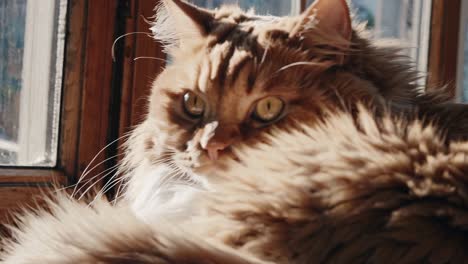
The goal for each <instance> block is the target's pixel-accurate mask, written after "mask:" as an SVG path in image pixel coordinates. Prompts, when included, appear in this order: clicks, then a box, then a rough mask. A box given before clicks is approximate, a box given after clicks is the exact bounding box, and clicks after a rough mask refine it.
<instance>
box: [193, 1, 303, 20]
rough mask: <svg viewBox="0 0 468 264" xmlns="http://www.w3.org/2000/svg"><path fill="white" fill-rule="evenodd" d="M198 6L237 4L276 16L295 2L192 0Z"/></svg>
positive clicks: (210, 6) (282, 13)
mask: <svg viewBox="0 0 468 264" xmlns="http://www.w3.org/2000/svg"><path fill="white" fill-rule="evenodd" d="M191 2H193V3H194V4H196V5H198V6H203V7H207V8H215V7H219V6H220V5H222V4H239V6H240V7H241V8H242V9H244V10H248V9H250V8H254V9H255V11H256V13H258V14H268V15H276V16H284V15H289V14H290V13H291V11H292V10H293V8H292V5H293V4H294V3H295V2H296V1H295V0H293V1H287V0H193V1H191Z"/></svg>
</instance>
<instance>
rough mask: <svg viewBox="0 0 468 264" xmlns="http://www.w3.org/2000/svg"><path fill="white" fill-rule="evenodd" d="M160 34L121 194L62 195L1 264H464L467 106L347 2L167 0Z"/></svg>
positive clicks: (20, 234)
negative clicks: (449, 99)
mask: <svg viewBox="0 0 468 264" xmlns="http://www.w3.org/2000/svg"><path fill="white" fill-rule="evenodd" d="M152 29H153V32H154V35H155V38H156V39H157V40H159V41H161V42H163V43H164V44H165V47H166V50H167V52H168V53H169V54H170V55H171V57H172V58H173V59H172V63H171V64H170V65H168V66H167V68H166V69H165V70H164V71H163V72H162V73H161V74H160V75H159V76H158V78H157V79H156V80H155V82H154V84H153V90H152V95H151V96H150V99H149V106H148V114H147V116H146V119H145V121H144V122H143V123H142V124H141V125H139V126H138V127H137V128H136V129H135V130H134V132H133V133H132V136H131V137H130V139H129V140H128V142H127V145H126V146H127V150H126V157H125V159H124V161H123V163H122V165H121V170H120V172H121V173H122V175H124V177H125V179H124V180H125V182H124V185H125V188H124V189H123V198H122V199H120V200H119V201H118V203H117V205H116V206H111V205H109V204H107V203H106V202H98V203H97V204H94V205H93V206H86V205H83V204H79V203H77V202H74V201H72V200H69V199H68V198H64V197H58V198H57V201H54V202H50V206H51V208H52V210H51V212H50V213H49V212H39V213H38V214H39V215H38V216H37V215H31V214H30V215H27V216H25V217H23V218H21V220H20V222H19V229H13V238H12V239H10V240H6V241H5V243H6V247H5V249H6V252H5V253H4V254H3V256H2V257H1V258H2V259H4V263H15V264H16V263H463V262H465V260H466V259H467V258H466V257H467V256H466V253H465V251H464V248H465V247H466V246H468V243H467V241H466V237H467V236H466V235H467V234H466V233H465V232H467V230H468V223H467V221H468V210H467V209H468V208H467V206H468V200H467V199H468V196H467V195H466V193H467V191H468V188H467V184H466V183H467V180H468V143H467V142H465V141H463V138H465V137H466V131H467V127H466V125H465V124H464V123H459V122H454V121H463V120H468V117H467V114H466V113H468V112H467V111H466V109H465V107H463V106H455V105H449V104H448V103H446V102H445V99H443V98H441V97H439V96H434V95H428V94H425V93H423V92H422V89H420V87H417V86H416V84H415V83H416V82H415V80H417V78H418V74H417V73H416V72H414V71H413V69H412V67H411V66H410V65H411V64H410V63H409V61H408V59H407V58H406V57H405V56H403V55H401V53H400V50H399V48H398V47H394V46H391V45H388V44H386V43H378V42H376V41H371V40H370V39H369V37H368V36H367V33H366V31H365V30H364V27H363V26H362V25H353V23H352V20H351V16H350V12H349V7H348V4H347V2H346V1H345V0H317V1H315V3H314V4H313V5H312V6H311V7H310V8H309V9H307V10H306V11H305V12H304V13H303V14H301V15H299V16H295V17H270V16H258V15H255V14H253V13H251V12H243V11H241V10H240V9H238V8H237V7H233V6H228V7H222V8H220V9H218V10H205V9H201V8H198V7H196V6H193V5H191V4H188V3H186V2H183V1H181V0H164V1H162V5H161V6H160V8H159V11H158V14H157V16H156V21H155V23H154V26H153V28H152ZM358 102H360V103H361V104H358ZM358 105H361V106H360V107H358ZM370 109H371V110H370ZM395 115H397V116H399V117H398V118H396V117H395ZM418 117H421V121H419V119H418ZM429 123H430V124H429ZM455 139H456V140H455Z"/></svg>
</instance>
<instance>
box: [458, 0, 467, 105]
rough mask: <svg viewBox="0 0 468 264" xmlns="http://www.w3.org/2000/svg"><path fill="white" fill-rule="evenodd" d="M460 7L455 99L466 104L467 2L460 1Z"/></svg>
mask: <svg viewBox="0 0 468 264" xmlns="http://www.w3.org/2000/svg"><path fill="white" fill-rule="evenodd" d="M461 5H462V8H461V16H460V44H459V45H460V46H459V50H458V53H459V62H458V76H459V77H458V82H457V87H459V89H457V98H458V101H460V102H464V103H468V2H466V1H462V3H461Z"/></svg>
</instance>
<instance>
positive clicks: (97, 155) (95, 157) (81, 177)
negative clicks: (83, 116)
mask: <svg viewBox="0 0 468 264" xmlns="http://www.w3.org/2000/svg"><path fill="white" fill-rule="evenodd" d="M129 136H130V134H128V135H123V136H121V137H119V138H117V139H116V140H114V141H112V142H111V143H109V144H107V145H106V146H105V147H103V148H102V149H101V150H100V151H99V152H98V153H97V154H96V155H95V156H94V157H93V159H92V160H91V161H90V162H89V164H88V166H86V168H85V169H84V171H83V172H82V173H81V175H80V178H79V179H78V181H77V183H76V184H77V185H78V184H79V183H80V181H81V180H82V179H83V175H84V174H85V173H86V172H87V170H88V169H89V167H90V166H91V165H92V164H93V162H94V161H95V160H96V159H97V157H99V155H100V154H101V153H102V152H103V151H104V150H105V149H107V148H108V147H110V146H112V144H114V143H116V142H118V141H119V140H121V139H123V138H126V137H129Z"/></svg>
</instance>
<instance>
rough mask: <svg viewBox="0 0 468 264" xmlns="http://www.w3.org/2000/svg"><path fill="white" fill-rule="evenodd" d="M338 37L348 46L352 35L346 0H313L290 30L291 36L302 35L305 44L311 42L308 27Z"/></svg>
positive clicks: (312, 37) (311, 37) (311, 38)
mask: <svg viewBox="0 0 468 264" xmlns="http://www.w3.org/2000/svg"><path fill="white" fill-rule="evenodd" d="M312 27H313V28H317V29H319V30H320V31H322V32H325V33H327V34H331V35H332V36H335V37H338V38H339V39H340V40H341V41H340V42H342V43H344V45H347V46H345V47H343V45H341V48H345V49H346V48H348V47H349V44H350V41H351V37H352V32H353V31H352V26H351V14H350V11H349V6H348V3H347V2H346V0H315V2H314V3H313V4H312V5H311V6H310V7H309V8H308V9H307V10H305V11H304V12H303V13H302V14H301V20H300V21H299V23H298V24H297V25H296V26H295V28H294V29H293V31H292V33H291V34H292V35H293V36H298V35H300V36H302V37H303V38H304V39H303V41H305V43H306V44H307V43H308V42H309V43H313V40H314V36H310V35H308V31H309V29H310V28H312Z"/></svg>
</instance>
